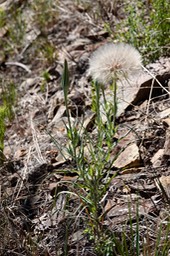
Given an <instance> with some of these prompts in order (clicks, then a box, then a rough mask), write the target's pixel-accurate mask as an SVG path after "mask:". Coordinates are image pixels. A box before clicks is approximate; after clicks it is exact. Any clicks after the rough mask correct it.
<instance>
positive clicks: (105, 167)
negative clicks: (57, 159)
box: [62, 43, 141, 255]
mask: <svg viewBox="0 0 170 256" xmlns="http://www.w3.org/2000/svg"><path fill="white" fill-rule="evenodd" d="M140 67H141V56H140V54H139V52H138V51H137V50H136V49H135V48H133V47H132V46H130V45H127V44H123V43H120V44H112V43H109V44H106V45H104V46H101V47H99V48H98V49H97V50H96V51H95V52H94V53H93V54H92V56H91V58H90V60H89V70H88V72H89V74H90V75H91V77H92V80H93V81H92V110H93V111H94V112H95V132H94V133H89V132H87V131H86V129H85V128H84V127H83V123H82V124H81V125H79V126H77V123H76V124H72V122H71V115H70V112H69V104H68V91H69V72H68V65H67V61H66V60H65V63H64V70H63V76H62V87H63V92H64V100H65V106H66V114H67V118H68V124H67V125H66V129H67V137H68V140H69V143H68V147H67V151H68V153H69V157H70V158H71V159H72V161H73V162H74V169H75V170H74V171H75V172H76V173H77V174H78V179H77V181H76V182H75V184H74V185H75V190H74V192H75V191H76V194H77V196H78V197H79V198H80V201H81V202H82V206H83V209H85V213H86V215H87V218H86V219H87V226H86V230H85V231H86V233H88V235H89V236H90V238H91V239H92V241H93V242H94V247H95V250H96V253H97V255H113V254H112V253H113V251H114V246H115V244H114V242H113V240H111V235H110V232H108V230H106V228H104V225H103V220H104V219H105V215H106V214H107V212H105V211H104V207H103V205H102V204H103V201H104V198H105V196H106V194H107V189H108V187H109V185H110V181H111V180H112V179H113V177H114V175H116V172H115V174H112V175H111V174H110V173H111V172H110V170H111V167H112V166H113V162H114V161H115V160H116V158H117V156H118V155H115V156H114V157H113V156H111V153H112V151H113V148H114V147H115V145H116V142H114V141H113V138H114V135H115V133H116V131H117V125H116V113H117V82H118V80H121V79H124V78H126V79H128V76H129V75H133V74H134V73H135V72H137V71H138V70H139V69H140ZM106 86H110V89H111V91H112V95H113V99H112V101H110V102H108V101H107V100H106V95H105V87H106ZM101 97H103V99H104V101H103V104H104V106H103V108H102V109H101V102H100V99H101ZM103 110H104V115H105V117H106V118H105V121H104V120H103V119H102V115H103V113H101V111H103ZM87 152H88V153H87ZM106 251H107V254H106Z"/></svg>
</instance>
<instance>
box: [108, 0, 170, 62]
mask: <svg viewBox="0 0 170 256" xmlns="http://www.w3.org/2000/svg"><path fill="white" fill-rule="evenodd" d="M168 6H169V1H168V0H154V1H152V2H151V4H150V7H148V6H147V5H146V3H145V2H141V1H134V2H132V3H131V4H129V3H126V5H125V7H124V8H125V16H126V18H125V19H123V20H119V24H118V25H117V26H116V29H115V30H116V31H115V32H116V33H114V40H119V41H125V42H128V43H130V44H132V45H134V46H135V47H136V48H137V49H138V50H139V51H140V52H141V54H142V56H143V58H144V62H145V63H149V62H150V61H155V60H156V59H158V58H159V56H161V55H163V54H165V55H169V54H170V45H169V29H170V22H169V19H170V16H169V7H168ZM106 28H107V31H108V32H109V33H111V29H110V26H109V24H108V23H107V26H106ZM108 28H109V29H108Z"/></svg>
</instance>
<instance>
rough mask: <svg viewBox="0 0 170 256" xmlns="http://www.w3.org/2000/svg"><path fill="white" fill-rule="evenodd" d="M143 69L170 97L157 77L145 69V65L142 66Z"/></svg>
mask: <svg viewBox="0 0 170 256" xmlns="http://www.w3.org/2000/svg"><path fill="white" fill-rule="evenodd" d="M141 67H142V68H143V69H144V70H145V71H146V72H147V73H148V74H149V75H150V76H151V77H152V78H153V79H155V81H156V82H157V83H158V84H159V85H160V87H161V88H162V89H163V90H164V91H165V92H167V93H168V94H169V95H170V92H169V91H168V90H167V89H166V88H165V87H163V85H162V84H161V83H160V82H159V80H158V79H157V78H156V76H154V75H153V74H152V73H151V72H150V71H149V70H148V69H147V68H145V67H144V66H143V65H141Z"/></svg>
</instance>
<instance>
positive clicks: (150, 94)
mask: <svg viewBox="0 0 170 256" xmlns="http://www.w3.org/2000/svg"><path fill="white" fill-rule="evenodd" d="M154 82H155V79H153V80H152V84H151V89H150V93H149V100H148V104H147V109H146V117H145V122H146V121H147V117H148V115H149V106H150V102H151V97H152V92H153V85H154Z"/></svg>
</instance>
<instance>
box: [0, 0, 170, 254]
mask: <svg viewBox="0 0 170 256" xmlns="http://www.w3.org/2000/svg"><path fill="white" fill-rule="evenodd" d="M16 2H17V1H16ZM62 2H64V3H62ZM106 2H107V1H106ZM108 2H109V1H108ZM5 4H6V5H5ZM10 4H11V2H10V1H6V2H4V3H2V4H1V5H3V8H8V7H9V6H10ZM17 4H18V5H20V6H22V5H24V4H25V3H24V1H23V3H22V1H18V2H17ZM4 6H5V7H4ZM106 7H107V8H108V9H106V10H105V9H104V8H103V9H102V11H103V13H102V12H101V17H103V19H107V20H109V19H111V17H112V19H113V21H114V20H116V19H117V18H118V17H119V16H121V15H122V11H121V8H120V6H119V5H117V7H115V6H114V5H113V4H108V5H106V6H105V8H106ZM24 8H25V9H24ZM24 8H23V10H24V11H23V13H24V15H25V17H27V20H28V21H27V22H28V24H30V27H29V29H28V31H27V32H26V33H25V37H24V40H25V41H24V45H25V48H24V47H23V48H22V49H21V50H20V52H18V53H17V54H16V55H15V59H14V56H13V58H11V59H7V60H6V59H5V60H2V61H1V67H0V68H1V69H0V75H1V77H3V78H4V77H7V78H8V79H9V80H13V81H14V82H15V84H16V86H17V92H18V97H17V103H16V106H15V109H14V111H15V117H14V119H13V120H12V122H8V124H7V129H6V134H5V146H4V155H5V158H6V160H5V162H4V164H3V165H2V166H1V172H0V188H1V190H0V191H1V193H0V194H1V197H0V207H1V208H0V230H1V231H0V255H44V256H45V255H50V256H52V255H87V256H90V255H96V254H95V252H94V248H93V247H94V245H93V243H92V242H91V241H90V240H89V238H88V236H87V235H86V234H85V233H84V229H85V219H86V218H87V216H86V212H85V211H83V209H80V200H78V199H77V198H76V197H74V196H72V197H71V198H70V199H69V203H68V199H67V195H66V194H65V193H60V192H65V191H69V190H70V188H72V185H67V184H73V183H74V182H75V181H76V179H77V174H76V172H70V170H71V169H72V168H73V166H72V163H71V161H70V160H69V159H67V156H65V158H64V157H63V154H61V152H62V153H63V152H64V149H65V147H66V144H67V134H66V127H65V123H67V116H66V109H65V106H64V97H63V92H62V88H61V76H62V70H63V63H64V60H65V59H67V61H68V66H69V73H70V91H69V95H68V97H69V108H70V111H71V115H72V121H73V122H75V121H77V120H81V118H82V117H83V118H84V122H85V123H86V125H87V128H86V129H87V131H88V132H89V131H90V132H91V133H93V131H94V130H95V127H94V122H93V112H92V111H91V79H90V77H89V76H88V72H87V70H88V60H89V57H90V55H91V53H92V52H93V51H94V50H95V49H96V48H97V47H98V46H100V45H102V44H103V43H105V42H108V41H109V40H110V37H109V34H108V32H106V30H104V27H103V26H102V24H101V23H100V22H97V18H95V16H94V13H95V10H96V9H95V8H96V6H95V5H94V6H93V12H92V13H91V12H88V10H87V8H88V6H85V5H81V4H80V5H79V4H78V3H75V2H74V3H73V2H72V1H70V0H68V1H60V5H59V7H58V9H57V10H58V13H57V14H56V15H57V18H56V17H55V18H56V20H53V22H52V23H51V24H48V26H49V27H48V29H46V30H45V29H44V31H43V32H42V30H40V29H39V27H36V26H32V25H31V21H32V13H31V12H29V8H27V7H24ZM108 10H109V12H108ZM106 11H107V13H108V15H107V17H106V15H105V12H106ZM109 15H110V16H109ZM0 36H1V37H2V36H5V35H1V34H0ZM44 37H46V38H48V40H49V41H50V43H51V45H53V46H55V50H54V52H53V58H52V59H50V60H49V59H48V61H47V60H46V58H45V57H44V55H41V54H40V55H39V56H37V55H36V52H35V44H34V43H35V42H36V40H37V42H38V45H39V49H40V50H41V51H42V52H43V50H44V48H43V47H46V46H44V45H43V44H41V43H40V42H41V41H38V40H39V39H41V38H44ZM48 56H49V53H48ZM10 62H12V63H13V64H12V65H11V64H9V63H10ZM17 63H20V64H21V63H22V64H23V65H22V66H21V65H20V66H19V65H18V64H17ZM147 68H148V70H149V72H150V74H148V73H147V72H146V71H145V70H143V71H141V73H140V75H139V76H138V77H133V78H132V79H131V83H130V85H129V84H126V82H124V83H122V84H121V86H120V90H119V94H118V95H119V105H118V116H117V124H118V132H117V134H116V138H114V139H119V138H120V137H122V136H124V139H122V140H120V142H119V143H118V145H117V147H116V150H117V151H118V150H121V149H122V148H124V151H123V152H122V153H121V154H120V155H119V157H118V158H117V160H116V161H115V162H114V163H113V166H112V168H111V174H110V175H113V174H114V173H115V172H116V173H117V175H116V177H114V178H113V179H112V181H111V184H110V187H109V189H108V191H107V193H106V196H105V198H104V202H103V209H104V210H107V209H109V208H110V210H108V213H107V215H106V216H105V219H104V220H103V225H105V226H106V227H107V228H108V229H109V230H110V231H111V232H115V233H116V234H118V235H119V234H120V233H121V232H122V229H123V227H124V225H125V224H127V222H128V219H129V214H128V212H129V202H130V207H131V214H132V219H133V223H134V224H133V225H135V221H136V201H137V200H138V202H139V209H138V210H139V219H140V224H141V230H140V232H141V237H143V238H146V240H147V239H149V244H150V248H151V249H150V250H151V251H152V247H153V246H154V242H155V239H156V236H157V233H158V230H159V228H160V225H161V224H162V232H163V234H164V230H165V231H166V227H167V225H168V209H169V197H170V167H169V161H170V100H169V88H170V84H169V79H170V58H169V57H168V56H165V57H161V58H160V59H159V60H157V61H156V62H155V63H152V64H149V65H148V66H147ZM45 71H48V77H47V78H46V77H45V75H44V74H45V73H44V72H45ZM153 76H154V77H156V79H157V80H158V81H159V82H160V83H161V86H160V83H158V82H157V81H156V80H155V78H153ZM151 88H152V92H151ZM150 92H151V93H150ZM106 94H107V95H108V97H109V95H110V91H109V89H106ZM63 120H64V122H63ZM125 135H126V136H125ZM58 145H60V148H59V147H58ZM64 154H65V153H64ZM66 205H67V209H66ZM163 236H164V235H162V237H163ZM141 239H142V238H141ZM147 241H148V240H147ZM150 255H152V254H150Z"/></svg>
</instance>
